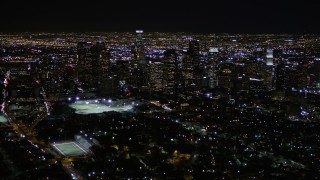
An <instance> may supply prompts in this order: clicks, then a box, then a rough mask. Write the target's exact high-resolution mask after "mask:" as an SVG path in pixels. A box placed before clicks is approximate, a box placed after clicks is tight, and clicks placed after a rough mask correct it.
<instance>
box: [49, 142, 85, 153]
mask: <svg viewBox="0 0 320 180" xmlns="http://www.w3.org/2000/svg"><path fill="white" fill-rule="evenodd" d="M52 146H53V147H54V148H55V149H56V150H57V151H58V152H59V153H60V154H62V155H63V156H78V155H83V154H88V152H87V151H86V150H84V149H83V148H82V147H80V146H79V145H78V144H77V143H76V142H64V143H55V144H52Z"/></svg>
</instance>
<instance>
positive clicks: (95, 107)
mask: <svg viewBox="0 0 320 180" xmlns="http://www.w3.org/2000/svg"><path fill="white" fill-rule="evenodd" d="M70 107H71V108H73V109H75V110H76V113H77V114H99V113H103V112H109V111H115V112H126V111H131V110H132V109H133V106H132V105H123V106H107V105H105V104H103V103H95V102H93V101H76V102H75V103H73V104H71V105H70Z"/></svg>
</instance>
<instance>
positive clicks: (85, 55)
mask: <svg viewBox="0 0 320 180" xmlns="http://www.w3.org/2000/svg"><path fill="white" fill-rule="evenodd" d="M77 50H78V62H77V79H78V81H79V82H80V84H81V87H82V88H84V89H86V90H88V89H96V88H98V86H99V85H100V84H101V81H102V79H103V78H105V77H106V76H107V73H108V68H109V58H108V50H107V48H106V45H105V43H104V42H102V41H98V42H96V43H92V42H79V43H78V46H77Z"/></svg>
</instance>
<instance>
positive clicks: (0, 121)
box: [0, 115, 8, 123]
mask: <svg viewBox="0 0 320 180" xmlns="http://www.w3.org/2000/svg"><path fill="white" fill-rule="evenodd" d="M6 122H8V119H7V118H6V117H4V116H2V115H0V123H6Z"/></svg>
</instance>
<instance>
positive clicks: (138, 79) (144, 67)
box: [130, 30, 149, 89]
mask: <svg viewBox="0 0 320 180" xmlns="http://www.w3.org/2000/svg"><path fill="white" fill-rule="evenodd" d="M134 47H135V48H134V55H135V58H134V60H133V61H132V62H130V71H131V74H132V76H131V78H132V79H131V83H132V85H133V86H135V87H137V88H139V89H141V88H145V87H148V83H149V81H148V80H149V72H148V64H147V61H146V59H145V52H144V43H143V31H142V30H136V40H135V46H134Z"/></svg>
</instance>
